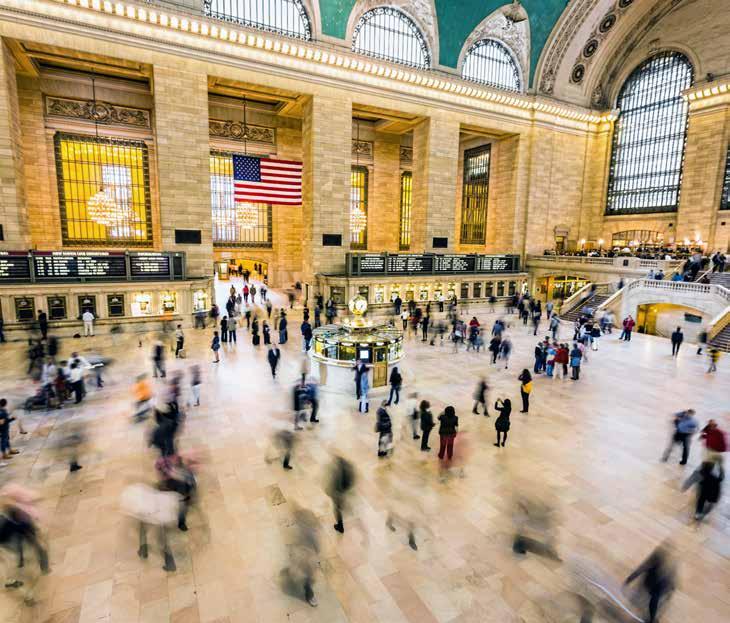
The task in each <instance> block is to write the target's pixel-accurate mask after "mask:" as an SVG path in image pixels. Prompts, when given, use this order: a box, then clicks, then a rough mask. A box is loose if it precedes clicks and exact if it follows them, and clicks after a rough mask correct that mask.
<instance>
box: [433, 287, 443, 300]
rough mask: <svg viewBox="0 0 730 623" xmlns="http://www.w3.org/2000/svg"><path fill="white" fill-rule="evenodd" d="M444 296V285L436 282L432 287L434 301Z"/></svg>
mask: <svg viewBox="0 0 730 623" xmlns="http://www.w3.org/2000/svg"><path fill="white" fill-rule="evenodd" d="M443 296H444V286H443V285H442V284H440V283H437V284H436V285H435V286H434V287H433V300H434V301H440V300H441V299H442V298H443Z"/></svg>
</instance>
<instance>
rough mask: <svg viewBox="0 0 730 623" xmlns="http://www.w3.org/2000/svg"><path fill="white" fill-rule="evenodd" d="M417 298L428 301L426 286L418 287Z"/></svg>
mask: <svg viewBox="0 0 730 623" xmlns="http://www.w3.org/2000/svg"><path fill="white" fill-rule="evenodd" d="M418 300H419V301H423V302H426V301H428V286H421V287H419V288H418Z"/></svg>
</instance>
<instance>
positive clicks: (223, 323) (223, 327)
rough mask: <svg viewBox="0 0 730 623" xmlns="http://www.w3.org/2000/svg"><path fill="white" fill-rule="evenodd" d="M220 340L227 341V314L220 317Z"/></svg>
mask: <svg viewBox="0 0 730 623" xmlns="http://www.w3.org/2000/svg"><path fill="white" fill-rule="evenodd" d="M213 326H215V325H213ZM221 341H222V342H228V316H223V318H221Z"/></svg>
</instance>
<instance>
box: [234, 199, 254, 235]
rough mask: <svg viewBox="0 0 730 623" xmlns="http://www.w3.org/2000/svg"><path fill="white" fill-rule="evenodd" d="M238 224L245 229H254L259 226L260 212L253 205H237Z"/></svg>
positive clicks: (242, 203)
mask: <svg viewBox="0 0 730 623" xmlns="http://www.w3.org/2000/svg"><path fill="white" fill-rule="evenodd" d="M236 224H237V225H238V226H239V227H243V229H253V228H254V227H256V226H257V225H258V224H259V210H258V207H257V206H256V205H254V204H253V203H244V202H241V203H237V204H236Z"/></svg>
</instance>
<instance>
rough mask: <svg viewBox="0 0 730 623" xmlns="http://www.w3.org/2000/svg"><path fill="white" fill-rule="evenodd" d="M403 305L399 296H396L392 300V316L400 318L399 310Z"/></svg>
mask: <svg viewBox="0 0 730 623" xmlns="http://www.w3.org/2000/svg"><path fill="white" fill-rule="evenodd" d="M402 305H403V300H402V299H401V297H400V296H396V297H395V299H394V300H393V315H394V316H400V308H401V306H402Z"/></svg>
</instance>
